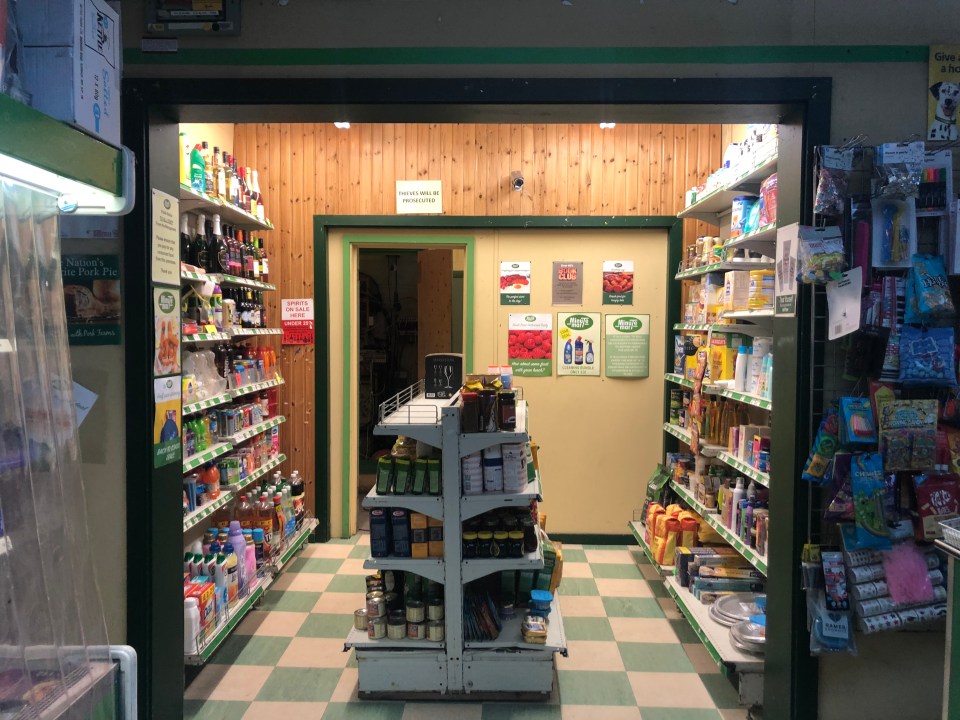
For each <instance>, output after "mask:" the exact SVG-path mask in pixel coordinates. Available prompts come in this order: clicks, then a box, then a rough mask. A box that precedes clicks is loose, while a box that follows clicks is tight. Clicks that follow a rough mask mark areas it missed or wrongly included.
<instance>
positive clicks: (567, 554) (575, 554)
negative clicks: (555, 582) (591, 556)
mask: <svg viewBox="0 0 960 720" xmlns="http://www.w3.org/2000/svg"><path fill="white" fill-rule="evenodd" d="M563 561H564V562H586V561H587V554H586V553H585V552H584V551H583V550H567V549H566V548H564V549H563Z"/></svg>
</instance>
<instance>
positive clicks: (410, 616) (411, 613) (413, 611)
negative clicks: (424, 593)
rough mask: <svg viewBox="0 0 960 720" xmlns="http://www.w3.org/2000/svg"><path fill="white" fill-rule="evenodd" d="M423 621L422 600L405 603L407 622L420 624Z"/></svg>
mask: <svg viewBox="0 0 960 720" xmlns="http://www.w3.org/2000/svg"><path fill="white" fill-rule="evenodd" d="M423 620H424V608H423V601H422V600H410V601H408V602H407V621H408V622H412V623H420V622H423Z"/></svg>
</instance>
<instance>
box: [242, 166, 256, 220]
mask: <svg viewBox="0 0 960 720" xmlns="http://www.w3.org/2000/svg"><path fill="white" fill-rule="evenodd" d="M243 176H244V178H246V180H247V202H248V204H249V207H248V208H247V212H248V213H250V214H251V215H253V216H254V217H256V215H257V191H256V190H255V189H254V187H253V171H252V170H251V169H250V167H249V166H248V167H245V168H244V170H243Z"/></svg>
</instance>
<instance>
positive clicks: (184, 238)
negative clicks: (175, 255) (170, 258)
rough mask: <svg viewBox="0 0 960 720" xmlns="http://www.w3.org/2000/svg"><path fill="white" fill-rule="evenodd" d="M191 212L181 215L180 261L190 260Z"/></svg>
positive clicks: (186, 261) (187, 261)
mask: <svg viewBox="0 0 960 720" xmlns="http://www.w3.org/2000/svg"><path fill="white" fill-rule="evenodd" d="M190 240H191V236H190V213H183V215H181V216H180V262H185V263H187V264H188V265H190V264H191V262H190Z"/></svg>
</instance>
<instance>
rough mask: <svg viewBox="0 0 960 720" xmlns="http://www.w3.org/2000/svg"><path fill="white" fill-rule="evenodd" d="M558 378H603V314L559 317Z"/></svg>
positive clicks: (571, 314) (561, 314)
mask: <svg viewBox="0 0 960 720" xmlns="http://www.w3.org/2000/svg"><path fill="white" fill-rule="evenodd" d="M557 356H558V357H559V358H560V363H559V364H558V365H557V377H560V376H561V375H577V376H590V375H597V376H599V375H600V313H557Z"/></svg>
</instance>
